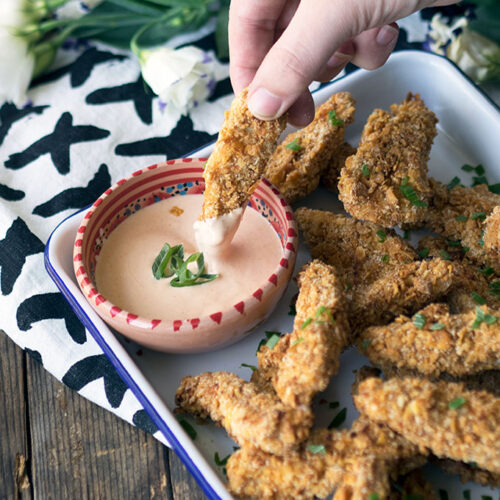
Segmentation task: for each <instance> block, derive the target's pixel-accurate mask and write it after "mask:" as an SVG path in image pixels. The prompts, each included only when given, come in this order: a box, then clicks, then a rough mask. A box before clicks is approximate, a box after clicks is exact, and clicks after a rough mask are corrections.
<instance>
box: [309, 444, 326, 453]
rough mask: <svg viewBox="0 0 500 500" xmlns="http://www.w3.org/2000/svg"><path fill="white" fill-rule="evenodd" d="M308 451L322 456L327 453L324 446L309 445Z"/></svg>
mask: <svg viewBox="0 0 500 500" xmlns="http://www.w3.org/2000/svg"><path fill="white" fill-rule="evenodd" d="M307 449H308V450H309V451H310V452H311V453H319V454H320V455H324V454H325V453H326V450H325V445H324V444H309V445H308V446H307Z"/></svg>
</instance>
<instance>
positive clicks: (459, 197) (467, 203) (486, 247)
mask: <svg viewBox="0 0 500 500" xmlns="http://www.w3.org/2000/svg"><path fill="white" fill-rule="evenodd" d="M430 183H431V187H432V190H433V197H432V202H431V204H430V207H429V212H428V218H427V226H428V227H429V229H431V230H432V231H435V232H436V233H439V234H440V235H442V236H444V237H446V238H448V239H450V240H452V241H456V242H460V244H461V245H462V247H463V248H465V249H466V250H467V252H466V254H465V255H466V258H467V259H469V260H471V261H472V262H474V263H475V264H477V265H479V266H491V267H492V268H493V269H494V270H495V271H496V272H497V273H500V260H499V258H498V252H497V251H496V250H495V248H497V247H496V246H495V245H498V232H497V233H496V234H495V230H498V220H499V219H498V217H499V216H498V213H499V212H498V210H497V211H496V212H495V214H494V215H493V211H494V209H495V208H496V207H497V206H498V205H500V195H497V194H494V193H491V192H490V191H489V190H488V187H487V186H486V185H484V184H481V185H479V186H475V187H472V188H466V187H462V186H455V187H454V188H452V189H448V188H447V187H446V186H445V185H444V184H443V183H441V182H439V181H436V180H435V179H431V180H430ZM490 215H491V217H490V218H489V219H488V221H489V222H488V223H487V222H486V219H487V218H488V217H489V216H490ZM488 226H489V227H490V229H491V231H488V238H487V241H488V244H486V240H485V239H484V237H485V236H486V231H487V228H488ZM495 228H496V229H495ZM495 241H496V242H497V243H495Z"/></svg>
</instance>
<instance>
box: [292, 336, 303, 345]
mask: <svg viewBox="0 0 500 500" xmlns="http://www.w3.org/2000/svg"><path fill="white" fill-rule="evenodd" d="M301 342H304V337H299V338H298V339H295V340H294V341H293V342H292V345H297V344H300V343H301Z"/></svg>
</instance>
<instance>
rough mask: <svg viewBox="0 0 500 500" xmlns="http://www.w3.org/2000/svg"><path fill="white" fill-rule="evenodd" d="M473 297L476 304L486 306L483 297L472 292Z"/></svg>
mask: <svg viewBox="0 0 500 500" xmlns="http://www.w3.org/2000/svg"><path fill="white" fill-rule="evenodd" d="M471 295H472V299H473V300H474V302H476V304H479V305H481V306H484V304H486V299H485V298H484V297H482V296H481V295H479V294H478V293H477V292H472V293H471Z"/></svg>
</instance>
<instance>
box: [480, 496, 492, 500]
mask: <svg viewBox="0 0 500 500" xmlns="http://www.w3.org/2000/svg"><path fill="white" fill-rule="evenodd" d="M481 500H493V497H490V495H481Z"/></svg>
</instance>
